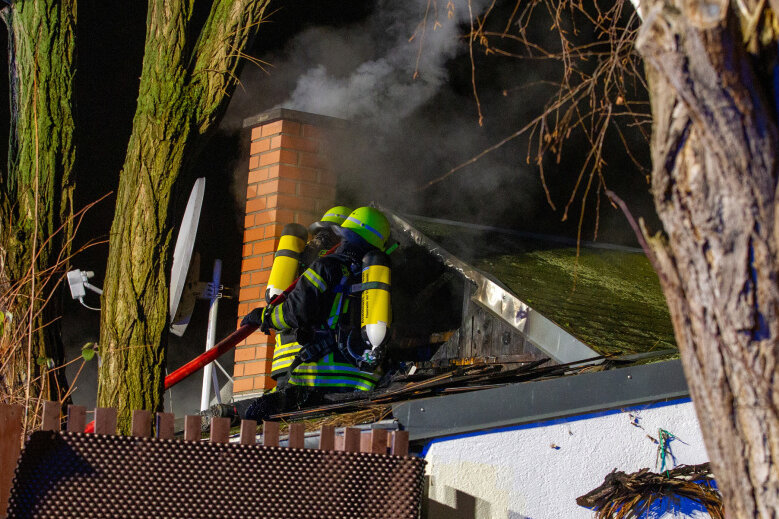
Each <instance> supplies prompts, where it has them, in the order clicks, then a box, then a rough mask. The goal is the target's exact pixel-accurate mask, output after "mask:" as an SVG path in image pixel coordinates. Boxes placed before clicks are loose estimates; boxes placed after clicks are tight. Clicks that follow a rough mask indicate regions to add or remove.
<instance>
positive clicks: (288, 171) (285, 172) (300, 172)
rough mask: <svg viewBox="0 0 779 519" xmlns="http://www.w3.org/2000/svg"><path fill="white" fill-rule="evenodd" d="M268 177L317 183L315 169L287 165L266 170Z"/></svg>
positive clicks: (274, 166)
mask: <svg viewBox="0 0 779 519" xmlns="http://www.w3.org/2000/svg"><path fill="white" fill-rule="evenodd" d="M268 176H269V177H270V178H274V177H280V178H288V179H291V180H303V181H305V182H316V181H317V172H316V170H315V169H309V168H305V169H301V168H299V167H297V166H291V165H289V164H274V165H272V166H270V167H269V168H268Z"/></svg>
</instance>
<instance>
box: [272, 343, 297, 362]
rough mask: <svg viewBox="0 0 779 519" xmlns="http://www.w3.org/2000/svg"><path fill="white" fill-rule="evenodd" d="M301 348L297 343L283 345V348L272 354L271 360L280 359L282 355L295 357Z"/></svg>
mask: <svg viewBox="0 0 779 519" xmlns="http://www.w3.org/2000/svg"><path fill="white" fill-rule="evenodd" d="M302 347H303V346H302V345H300V344H298V343H297V342H293V343H292V344H289V345H285V346H284V347H283V348H279V349H277V350H275V351H274V352H273V358H274V359H275V358H276V357H281V356H283V355H296V354H297V352H299V351H300V348H302Z"/></svg>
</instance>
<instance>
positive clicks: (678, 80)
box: [637, 1, 779, 518]
mask: <svg viewBox="0 0 779 519" xmlns="http://www.w3.org/2000/svg"><path fill="white" fill-rule="evenodd" d="M671 3H676V4H677V5H676V6H671V5H668V4H671ZM652 4H653V5H651V6H649V7H648V8H647V6H646V5H644V8H645V9H646V10H645V12H644V14H645V17H644V26H643V27H642V29H641V34H640V35H639V38H638V42H637V45H638V48H639V51H640V52H641V54H642V55H643V56H644V58H645V60H646V62H647V75H648V79H649V89H650V94H651V99H652V114H653V118H654V128H653V135H652V143H651V148H652V162H653V172H652V193H653V196H654V200H655V205H656V208H657V212H658V215H659V216H660V219H661V220H662V222H663V226H664V228H665V231H666V233H667V241H666V240H663V239H661V238H660V237H655V238H650V239H649V241H650V242H651V244H652V248H653V250H654V254H655V257H654V258H653V260H654V263H655V266H656V268H657V270H658V273H659V275H660V279H661V283H662V285H663V289H664V291H665V295H666V298H667V300H668V305H669V308H670V310H671V316H672V319H673V324H674V330H675V334H676V340H677V342H678V343H679V349H680V351H681V357H682V362H683V364H684V369H685V374H686V377H687V381H688V384H689V387H690V391H691V394H692V397H693V401H694V403H695V407H696V410H697V414H698V418H699V421H700V424H701V430H702V432H703V436H704V439H705V443H706V448H707V451H708V454H709V456H710V457H711V463H712V467H713V469H714V473H715V476H716V479H717V484H718V486H719V488H720V490H721V491H722V493H723V496H724V499H725V506H726V511H727V515H728V517H773V518H776V517H779V412H778V410H779V370H778V368H779V366H778V365H777V358H779V286H777V280H778V279H779V278H778V277H777V265H778V264H777V260H779V255H778V253H779V250H778V249H779V247H777V244H779V241H777V236H776V233H777V231H779V227H777V225H776V224H775V218H776V217H777V210H776V204H777V197H776V189H777V160H776V158H777V157H776V153H777V144H779V143H778V142H777V128H776V121H775V111H774V107H772V106H770V105H768V104H767V103H766V99H770V97H768V95H770V92H771V90H770V87H768V88H766V89H765V90H763V87H762V86H761V82H760V79H759V77H758V75H757V74H756V73H755V72H754V70H753V68H752V67H753V65H752V63H753V60H752V59H751V58H750V56H748V55H747V54H746V52H745V50H744V44H743V43H742V35H741V32H740V29H739V26H738V20H737V19H736V17H735V14H734V13H733V12H730V11H729V9H728V7H727V2H726V1H722V2H708V3H704V2H700V3H698V2H695V1H692V2H690V1H684V2H682V1H678V2H663V1H656V2H652ZM772 45H773V46H775V45H776V43H775V42H773V43H772ZM767 94H768V95H767Z"/></svg>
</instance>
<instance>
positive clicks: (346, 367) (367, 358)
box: [237, 207, 390, 420]
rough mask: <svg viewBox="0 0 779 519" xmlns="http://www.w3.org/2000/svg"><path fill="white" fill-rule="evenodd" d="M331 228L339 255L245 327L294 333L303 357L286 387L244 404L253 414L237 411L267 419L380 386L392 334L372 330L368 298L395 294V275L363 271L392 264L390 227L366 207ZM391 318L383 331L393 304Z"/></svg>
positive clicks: (310, 271)
mask: <svg viewBox="0 0 779 519" xmlns="http://www.w3.org/2000/svg"><path fill="white" fill-rule="evenodd" d="M330 227H331V229H332V230H334V231H335V232H336V233H337V234H338V235H339V236H340V238H341V243H340V245H338V248H337V249H336V250H335V252H334V253H332V254H329V255H326V256H323V257H321V258H319V259H317V260H316V261H314V262H313V263H312V264H311V265H310V266H309V267H308V268H307V269H306V270H305V271H304V272H303V275H302V277H301V279H300V281H299V282H298V284H297V285H296V286H295V288H294V289H293V290H292V291H291V292H290V293H289V295H288V297H287V298H286V300H284V302H282V303H281V304H278V305H275V306H269V307H266V308H262V309H255V310H254V311H252V312H251V313H250V314H249V315H248V316H246V318H245V319H244V320H243V322H242V324H246V323H251V324H257V325H259V326H260V329H261V330H262V331H264V332H266V333H267V332H269V331H270V330H271V329H274V330H277V331H278V332H281V333H282V334H287V333H294V334H295V338H296V339H297V341H296V342H297V343H298V347H297V352H296V353H295V354H294V355H293V356H292V357H288V359H289V364H288V365H287V370H288V377H289V378H288V380H287V382H286V384H283V385H284V386H285V387H284V388H283V389H284V390H283V391H282V390H281V389H280V390H279V391H277V393H276V394H274V393H271V394H269V395H266V396H264V397H261V398H259V399H257V400H255V401H253V402H252V404H251V405H250V406H249V407H248V409H246V408H245V407H244V406H240V407H244V409H245V410H241V409H237V411H238V412H239V414H240V415H241V416H242V417H245V418H251V419H258V420H261V419H266V418H267V417H268V416H269V415H270V414H273V413H274V412H279V411H280V409H289V408H295V407H298V406H299V405H301V404H303V403H308V404H315V403H317V399H318V398H320V399H321V397H322V395H324V394H326V393H333V392H351V391H368V390H371V389H373V387H374V386H375V385H376V382H377V381H378V378H379V375H378V374H377V373H376V372H375V370H376V369H377V368H378V367H379V366H380V364H381V360H382V357H383V355H382V348H383V346H384V342H386V333H384V334H383V335H382V334H381V333H378V335H377V333H376V332H377V328H376V327H373V328H372V329H371V333H370V334H367V333H366V331H365V329H364V328H365V326H364V324H365V323H364V322H363V323H361V313H363V314H364V313H365V312H361V306H363V305H361V297H362V298H363V299H362V300H363V303H364V301H365V296H364V295H363V293H367V292H370V291H374V292H380V291H388V289H389V277H388V270H387V272H386V275H385V274H384V273H382V272H380V271H381V269H378V271H377V270H374V274H375V275H374V277H375V279H368V280H367V281H366V278H365V277H364V276H363V269H364V261H366V260H367V262H368V263H369V265H368V270H370V267H371V266H375V265H378V264H381V265H380V266H386V265H387V262H386V259H385V258H384V257H386V254H385V253H384V251H385V249H386V247H387V242H388V239H389V232H390V225H389V222H388V220H387V218H386V217H385V216H384V215H383V214H382V213H381V212H380V211H378V210H377V209H375V208H372V207H360V208H358V209H356V210H354V211H352V212H351V213H349V214H348V216H346V218H345V219H344V220H343V223H342V224H341V225H340V226H330ZM387 268H388V267H387ZM374 300H375V298H374ZM379 306H381V305H379ZM369 313H370V312H369ZM379 313H381V312H379ZM384 314H386V316H385V318H384V322H383V324H380V326H379V328H378V330H379V332H381V331H382V330H383V331H384V332H386V326H387V324H388V322H387V321H388V320H389V315H388V299H387V301H386V312H384ZM363 321H364V319H363ZM361 324H363V326H361ZM373 324H376V323H373ZM361 328H363V329H362V330H361ZM369 335H370V337H369ZM379 336H380V337H379ZM282 350H283V346H282ZM280 351H281V350H280ZM274 363H275V359H274ZM274 395H275V396H274Z"/></svg>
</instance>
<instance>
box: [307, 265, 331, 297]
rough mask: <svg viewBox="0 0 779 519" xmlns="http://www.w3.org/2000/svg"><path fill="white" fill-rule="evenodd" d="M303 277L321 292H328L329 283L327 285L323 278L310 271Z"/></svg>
mask: <svg viewBox="0 0 779 519" xmlns="http://www.w3.org/2000/svg"><path fill="white" fill-rule="evenodd" d="M303 277H304V278H306V279H307V280H308V282H309V283H311V284H312V285H314V286H315V287H316V288H317V290H319V291H320V292H324V291H325V290H327V283H325V280H324V279H322V277H321V276H320V275H319V274H317V273H316V272H314V271H313V270H311V269H308V270H306V271H305V272H303Z"/></svg>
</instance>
